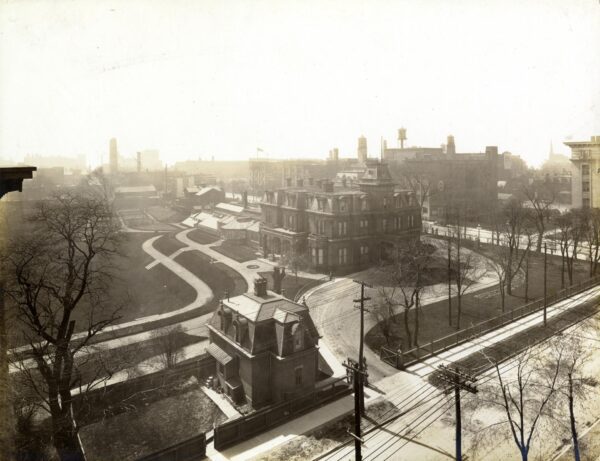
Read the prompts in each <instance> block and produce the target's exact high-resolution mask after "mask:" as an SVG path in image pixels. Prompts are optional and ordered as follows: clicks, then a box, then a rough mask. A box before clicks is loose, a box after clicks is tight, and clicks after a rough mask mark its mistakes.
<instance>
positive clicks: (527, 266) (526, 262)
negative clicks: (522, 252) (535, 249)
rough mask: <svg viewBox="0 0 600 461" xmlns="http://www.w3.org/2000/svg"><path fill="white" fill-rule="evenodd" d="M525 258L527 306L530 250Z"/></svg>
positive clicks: (527, 299)
mask: <svg viewBox="0 0 600 461" xmlns="http://www.w3.org/2000/svg"><path fill="white" fill-rule="evenodd" d="M525 258H526V259H525V304H527V303H528V302H529V249H527V256H525Z"/></svg>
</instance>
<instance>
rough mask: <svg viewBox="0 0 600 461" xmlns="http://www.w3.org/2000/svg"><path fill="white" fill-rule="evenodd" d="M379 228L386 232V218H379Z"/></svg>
mask: <svg viewBox="0 0 600 461" xmlns="http://www.w3.org/2000/svg"><path fill="white" fill-rule="evenodd" d="M381 229H382V230H383V232H387V219H385V218H383V219H382V220H381Z"/></svg>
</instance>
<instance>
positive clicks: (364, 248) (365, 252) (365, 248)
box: [360, 245, 369, 256]
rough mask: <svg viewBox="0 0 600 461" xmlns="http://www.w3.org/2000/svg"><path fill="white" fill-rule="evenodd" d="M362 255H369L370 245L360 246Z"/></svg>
mask: <svg viewBox="0 0 600 461" xmlns="http://www.w3.org/2000/svg"><path fill="white" fill-rule="evenodd" d="M360 255H361V256H369V247H368V246H367V245H361V246H360Z"/></svg>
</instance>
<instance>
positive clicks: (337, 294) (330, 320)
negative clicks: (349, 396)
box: [305, 249, 498, 381]
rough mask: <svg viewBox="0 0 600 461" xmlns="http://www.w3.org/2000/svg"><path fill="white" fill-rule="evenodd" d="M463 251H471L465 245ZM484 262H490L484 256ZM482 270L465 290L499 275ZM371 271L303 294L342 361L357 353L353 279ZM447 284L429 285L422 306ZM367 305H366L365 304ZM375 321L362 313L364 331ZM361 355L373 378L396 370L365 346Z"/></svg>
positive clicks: (356, 288) (365, 276) (491, 282)
mask: <svg viewBox="0 0 600 461" xmlns="http://www.w3.org/2000/svg"><path fill="white" fill-rule="evenodd" d="M464 251H470V250H468V249H464ZM484 264H486V265H488V264H491V262H490V261H489V260H487V258H486V259H485V261H484ZM483 272H484V271H482V273H481V274H479V275H480V277H479V278H478V280H477V282H476V283H474V284H473V285H472V286H471V287H470V288H469V290H468V293H473V292H476V291H479V290H483V289H486V288H489V287H492V286H494V285H496V284H497V283H498V279H497V277H496V275H495V274H494V273H493V272H490V271H488V272H487V273H483ZM369 278H372V274H371V275H370V274H369V270H367V271H363V272H358V273H356V274H351V275H348V276H347V277H341V278H337V279H335V280H333V281H331V282H327V283H324V284H323V285H319V286H317V287H315V288H313V289H312V290H309V291H308V292H307V293H306V295H305V299H306V303H307V305H308V307H309V309H310V314H311V317H312V318H313V321H314V322H315V325H316V326H317V329H318V330H319V333H320V334H321V335H322V338H321V341H323V342H324V343H325V344H326V345H327V346H328V348H329V349H330V350H331V352H332V353H333V354H334V355H335V356H336V358H337V359H338V360H339V361H340V362H342V361H344V360H346V359H347V358H348V357H356V356H357V355H358V335H357V334H353V333H358V331H359V329H360V316H359V314H358V309H355V307H354V306H355V304H356V303H355V302H354V299H356V298H359V297H360V286H359V285H358V284H357V283H355V282H353V281H352V280H353V279H359V280H364V281H365V282H368V281H369ZM447 290H448V286H447V284H445V283H439V284H436V285H432V286H430V287H428V289H427V290H426V291H425V292H424V293H423V295H422V298H421V308H422V309H426V307H427V305H431V304H433V303H435V302H437V301H441V300H443V299H446V298H447V296H448V291H447ZM365 291H366V295H367V296H370V297H371V298H373V299H375V298H377V297H378V296H379V293H378V290H377V289H376V288H375V289H372V288H367V289H366V290H365ZM367 308H368V305H367ZM375 325H376V321H375V320H374V319H373V317H372V316H371V315H370V314H369V313H365V327H364V331H365V333H366V332H368V331H369V330H370V329H371V328H373V327H374V326H375ZM364 355H365V357H366V359H367V363H368V366H369V374H370V378H371V380H372V381H375V380H378V379H381V378H383V377H386V376H390V375H393V374H395V373H397V372H398V370H396V369H395V368H393V367H391V366H390V365H388V364H386V363H384V362H382V361H381V360H380V359H379V355H378V354H376V353H375V352H374V351H373V350H372V349H371V348H369V347H368V346H367V347H365V348H364Z"/></svg>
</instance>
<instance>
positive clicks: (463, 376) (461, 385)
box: [439, 365, 477, 461]
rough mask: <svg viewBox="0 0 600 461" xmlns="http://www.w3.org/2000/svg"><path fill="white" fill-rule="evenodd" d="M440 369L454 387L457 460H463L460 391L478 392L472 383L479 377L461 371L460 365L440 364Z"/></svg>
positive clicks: (446, 380) (443, 376)
mask: <svg viewBox="0 0 600 461" xmlns="http://www.w3.org/2000/svg"><path fill="white" fill-rule="evenodd" d="M439 371H440V377H441V379H442V380H443V381H445V382H446V383H448V384H450V385H451V386H452V387H454V404H455V411H456V461H463V457H462V417H461V408H460V391H461V390H464V391H467V392H470V393H471V394H476V393H477V388H476V387H475V385H474V384H472V383H475V382H476V381H477V378H475V377H473V376H471V375H468V374H467V373H464V372H462V371H460V369H459V368H458V367H454V369H451V368H449V367H446V366H445V365H440V366H439ZM449 389H450V388H449Z"/></svg>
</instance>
